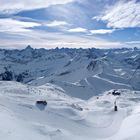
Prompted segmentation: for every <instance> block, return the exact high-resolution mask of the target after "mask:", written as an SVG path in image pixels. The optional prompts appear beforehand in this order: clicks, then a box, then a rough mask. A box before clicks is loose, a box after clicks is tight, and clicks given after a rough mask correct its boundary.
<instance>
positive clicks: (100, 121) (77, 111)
mask: <svg viewBox="0 0 140 140" xmlns="http://www.w3.org/2000/svg"><path fill="white" fill-rule="evenodd" d="M119 92H120V93H121V96H119V97H118V96H113V95H112V94H110V93H111V91H105V92H104V93H103V94H101V95H98V96H93V97H92V98H90V99H89V100H82V99H79V98H75V97H71V96H68V95H67V94H65V90H64V89H63V88H62V87H59V86H56V85H54V84H44V85H41V86H31V85H24V84H21V83H17V82H6V81H5V82H4V81H3V82H0V122H1V123H0V138H1V139H2V140H25V139H30V140H38V139H39V140H46V139H47V140H93V139H94V140H126V139H127V140H139V139H140V135H139V133H140V109H139V108H140V92H139V91H131V90H129V89H120V90H119ZM97 97H98V98H97ZM37 100H47V102H48V105H47V106H46V107H44V106H42V107H41V108H40V107H39V106H37V105H36V101H37ZM115 100H117V105H118V112H114V108H113V106H114V101H115Z"/></svg>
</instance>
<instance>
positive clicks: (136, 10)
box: [0, 0, 140, 49]
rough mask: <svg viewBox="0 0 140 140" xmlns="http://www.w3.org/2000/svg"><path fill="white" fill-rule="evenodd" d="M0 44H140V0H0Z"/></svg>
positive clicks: (78, 45)
mask: <svg viewBox="0 0 140 140" xmlns="http://www.w3.org/2000/svg"><path fill="white" fill-rule="evenodd" d="M0 6H1V8H0V47H1V48H19V49H20V48H24V47H25V46H27V45H28V44H30V45H32V47H36V48H42V47H45V48H54V47H70V48H74V47H77V48H79V47H83V48H91V47H97V48H115V47H117V48H118V47H140V0H22V1H21V0H0Z"/></svg>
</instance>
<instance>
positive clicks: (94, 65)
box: [87, 61, 97, 71]
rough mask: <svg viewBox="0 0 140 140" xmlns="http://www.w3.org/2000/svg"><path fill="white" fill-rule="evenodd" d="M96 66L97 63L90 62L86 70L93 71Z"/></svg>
mask: <svg viewBox="0 0 140 140" xmlns="http://www.w3.org/2000/svg"><path fill="white" fill-rule="evenodd" d="M96 65H97V61H91V62H90V63H89V65H88V66H87V69H88V70H89V71H93V70H94V68H95V67H96Z"/></svg>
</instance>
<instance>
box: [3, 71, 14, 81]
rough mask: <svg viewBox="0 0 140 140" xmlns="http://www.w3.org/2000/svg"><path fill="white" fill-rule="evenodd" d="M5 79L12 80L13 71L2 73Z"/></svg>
mask: <svg viewBox="0 0 140 140" xmlns="http://www.w3.org/2000/svg"><path fill="white" fill-rule="evenodd" d="M1 77H2V80H3V81H12V80H13V73H12V72H11V71H8V70H7V71H5V72H4V73H2V74H1Z"/></svg>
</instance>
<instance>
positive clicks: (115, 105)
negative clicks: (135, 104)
mask: <svg viewBox="0 0 140 140" xmlns="http://www.w3.org/2000/svg"><path fill="white" fill-rule="evenodd" d="M114 111H118V107H117V104H116V101H115V102H114Z"/></svg>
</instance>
